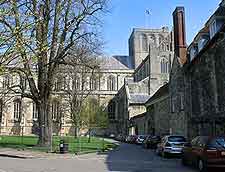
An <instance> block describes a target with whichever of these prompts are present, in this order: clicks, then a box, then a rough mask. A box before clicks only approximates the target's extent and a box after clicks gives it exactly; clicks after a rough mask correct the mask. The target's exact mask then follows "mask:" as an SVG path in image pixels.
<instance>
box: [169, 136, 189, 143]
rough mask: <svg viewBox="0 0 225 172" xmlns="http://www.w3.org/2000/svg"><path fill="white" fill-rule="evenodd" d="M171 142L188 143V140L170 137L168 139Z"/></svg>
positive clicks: (180, 137)
mask: <svg viewBox="0 0 225 172" xmlns="http://www.w3.org/2000/svg"><path fill="white" fill-rule="evenodd" d="M168 141H169V142H186V139H185V138H184V137H182V136H170V137H169V138H168Z"/></svg>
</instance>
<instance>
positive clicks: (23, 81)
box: [20, 76, 27, 90]
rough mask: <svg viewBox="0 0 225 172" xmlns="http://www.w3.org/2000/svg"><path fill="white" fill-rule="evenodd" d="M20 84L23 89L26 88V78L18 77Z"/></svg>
mask: <svg viewBox="0 0 225 172" xmlns="http://www.w3.org/2000/svg"><path fill="white" fill-rule="evenodd" d="M20 86H21V87H22V89H23V90H26V88H27V80H26V78H25V77H23V76H22V77H20Z"/></svg>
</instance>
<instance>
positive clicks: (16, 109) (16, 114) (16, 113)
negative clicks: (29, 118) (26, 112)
mask: <svg viewBox="0 0 225 172" xmlns="http://www.w3.org/2000/svg"><path fill="white" fill-rule="evenodd" d="M20 117H21V100H19V99H17V100H15V101H14V119H15V120H19V119H20Z"/></svg>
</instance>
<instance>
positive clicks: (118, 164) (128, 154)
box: [0, 144, 197, 172]
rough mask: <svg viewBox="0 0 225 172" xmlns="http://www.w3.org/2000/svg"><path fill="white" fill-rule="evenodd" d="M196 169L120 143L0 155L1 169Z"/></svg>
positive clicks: (158, 171) (128, 171)
mask: <svg viewBox="0 0 225 172" xmlns="http://www.w3.org/2000/svg"><path fill="white" fill-rule="evenodd" d="M75 171H76V172H105V171H122V172H197V170H195V169H193V168H190V167H183V166H182V165H181V162H180V159H178V158H169V159H164V158H161V157H159V156H157V155H155V153H154V152H153V151H152V150H145V149H143V148H142V147H141V146H137V145H129V144H121V145H120V146H119V147H118V148H117V149H116V150H113V151H112V152H110V153H108V154H97V155H96V154H87V155H80V156H74V157H73V158H63V157H52V158H48V159H46V158H35V159H16V158H14V159H13V158H6V157H0V172H75Z"/></svg>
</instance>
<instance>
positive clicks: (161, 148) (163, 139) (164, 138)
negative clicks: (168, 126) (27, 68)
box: [158, 137, 166, 153]
mask: <svg viewBox="0 0 225 172" xmlns="http://www.w3.org/2000/svg"><path fill="white" fill-rule="evenodd" d="M165 140H166V137H163V138H162V140H161V142H160V143H159V144H158V151H159V153H162V150H163V145H164V143H165Z"/></svg>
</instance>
